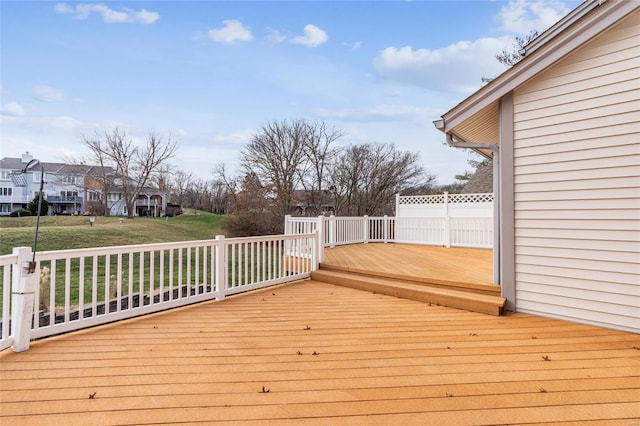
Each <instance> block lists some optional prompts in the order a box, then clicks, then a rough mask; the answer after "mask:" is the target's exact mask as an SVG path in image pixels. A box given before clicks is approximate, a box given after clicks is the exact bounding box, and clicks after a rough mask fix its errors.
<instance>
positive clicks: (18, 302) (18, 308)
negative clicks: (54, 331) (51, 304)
mask: <svg viewBox="0 0 640 426" xmlns="http://www.w3.org/2000/svg"><path fill="white" fill-rule="evenodd" d="M13 254H15V255H17V256H18V261H17V263H16V265H15V267H14V268H13V276H12V278H11V299H12V300H11V303H12V309H11V323H12V325H13V345H12V349H13V351H14V352H23V351H26V350H27V349H29V344H30V342H31V323H32V321H33V312H34V304H35V293H36V289H37V287H38V284H39V279H38V269H37V268H35V265H33V264H32V263H33V261H32V258H31V256H32V253H31V249H30V248H29V247H16V248H14V249H13Z"/></svg>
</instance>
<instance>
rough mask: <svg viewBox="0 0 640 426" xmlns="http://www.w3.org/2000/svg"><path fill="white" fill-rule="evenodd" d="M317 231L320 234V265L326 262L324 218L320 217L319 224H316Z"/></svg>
mask: <svg viewBox="0 0 640 426" xmlns="http://www.w3.org/2000/svg"><path fill="white" fill-rule="evenodd" d="M316 231H317V232H318V263H320V262H324V233H325V229H324V216H323V215H320V216H318V223H317V224H316Z"/></svg>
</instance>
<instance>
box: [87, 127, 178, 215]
mask: <svg viewBox="0 0 640 426" xmlns="http://www.w3.org/2000/svg"><path fill="white" fill-rule="evenodd" d="M82 141H83V143H85V145H87V146H88V147H89V149H91V151H92V153H93V155H94V157H95V160H96V161H98V162H99V164H100V165H101V167H102V168H103V170H106V167H105V166H106V165H111V166H112V167H113V168H114V169H115V172H116V173H115V175H116V180H114V183H115V184H117V187H118V189H119V191H120V192H121V193H122V196H123V199H124V203H125V205H126V209H127V217H129V218H132V217H133V215H134V212H135V201H136V198H137V197H138V195H139V194H140V192H141V190H142V188H143V187H144V186H145V185H146V184H147V182H148V180H149V177H150V176H151V174H152V172H154V171H156V170H157V169H158V168H159V167H160V166H161V165H162V164H163V163H164V162H165V161H166V160H168V159H169V158H171V157H173V155H174V153H175V151H176V149H177V144H176V142H174V141H173V140H171V138H168V139H166V140H165V139H162V138H160V137H158V136H156V135H155V134H150V135H149V136H148V138H147V141H146V143H145V144H144V145H142V146H138V145H136V144H134V143H133V140H132V138H131V137H130V136H129V135H127V133H126V132H125V131H123V130H119V129H118V128H116V129H114V130H112V131H105V132H104V134H103V135H98V134H97V133H96V137H95V138H92V139H89V138H83V140H82ZM105 195H106V193H105ZM104 198H106V196H105V197H104ZM107 210H108V209H107Z"/></svg>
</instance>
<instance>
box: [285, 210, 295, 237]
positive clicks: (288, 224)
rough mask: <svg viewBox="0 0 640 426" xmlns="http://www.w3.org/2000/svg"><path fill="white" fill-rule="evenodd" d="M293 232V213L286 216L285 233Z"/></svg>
mask: <svg viewBox="0 0 640 426" xmlns="http://www.w3.org/2000/svg"><path fill="white" fill-rule="evenodd" d="M289 234H293V232H292V229H291V215H290V214H288V215H285V217H284V235H289Z"/></svg>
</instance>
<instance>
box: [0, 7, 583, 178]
mask: <svg viewBox="0 0 640 426" xmlns="http://www.w3.org/2000/svg"><path fill="white" fill-rule="evenodd" d="M578 4H579V1H575V0H573V1H547V0H544V1H528V0H513V1H511V0H510V1H375V2H374V1H333V2H329V1H258V2H249V1H155V2H154V1H147V2H138V1H126V2H110V1H107V2H101V3H90V2H79V3H75V2H33V1H5V0H3V1H1V2H0V20H1V27H2V29H1V34H0V35H1V46H0V47H1V58H0V59H1V65H0V71H1V73H0V85H1V86H0V96H1V98H0V112H1V115H0V119H1V122H0V124H1V128H0V137H1V141H0V156H1V157H18V156H20V154H22V153H23V152H25V151H29V152H30V153H31V154H33V155H34V156H35V157H36V158H40V159H42V160H44V161H62V160H63V159H64V158H66V157H68V156H75V157H78V156H81V155H86V154H87V152H86V151H85V148H84V147H83V145H82V144H81V143H80V139H81V137H82V136H83V135H87V136H90V135H92V134H93V133H94V132H95V131H100V132H102V131H104V130H108V129H113V128H114V127H118V128H120V129H124V130H126V131H127V132H128V133H129V134H130V135H132V136H133V137H134V139H136V140H144V139H145V137H146V136H147V135H148V134H149V133H151V132H153V133H155V134H157V135H160V136H164V137H168V136H171V137H172V138H173V139H175V140H176V141H178V143H179V150H178V152H177V155H176V157H175V158H173V159H172V160H171V163H172V164H173V165H175V166H176V167H177V168H179V169H181V170H184V171H187V172H192V173H194V175H196V176H198V177H201V178H203V179H210V178H212V177H213V176H212V174H211V171H212V170H213V168H214V166H215V164H217V163H222V162H224V163H225V164H226V165H227V168H228V169H230V170H236V168H237V160H238V153H239V152H240V150H241V149H242V148H243V146H244V145H245V144H246V143H247V142H248V141H249V140H250V138H251V135H252V134H254V133H255V132H257V131H258V130H259V129H260V127H261V126H262V125H263V124H265V123H267V122H270V121H273V120H283V119H286V120H292V119H297V118H305V119H307V120H310V121H324V122H325V123H327V124H328V125H330V126H334V127H335V128H336V129H340V130H343V131H344V132H345V136H344V137H343V139H342V140H341V144H343V145H348V144H351V143H354V144H358V143H364V142H389V143H395V144H396V146H397V147H398V148H400V149H407V150H411V151H414V152H419V153H420V158H421V160H420V161H421V163H422V165H423V166H424V168H425V169H426V170H427V171H429V172H430V173H432V174H435V175H437V179H438V182H439V183H443V184H444V183H451V182H453V181H454V176H455V175H456V174H459V173H462V172H464V171H465V170H468V169H469V166H468V165H467V159H468V158H470V156H469V154H467V153H465V152H462V151H459V150H455V149H453V148H449V147H446V146H444V145H443V143H444V137H443V135H442V134H441V133H440V132H438V131H437V130H435V128H434V126H433V124H432V122H433V120H436V119H438V118H439V117H440V116H441V115H442V114H443V113H445V112H446V111H447V110H448V109H450V108H451V107H453V106H454V105H456V104H457V103H458V102H460V101H461V100H462V99H464V98H465V97H466V96H467V95H469V94H470V93H472V92H473V91H475V90H477V89H478V88H479V87H480V85H481V78H482V77H483V76H495V75H498V74H499V73H501V72H502V71H504V69H505V68H504V67H503V66H502V65H501V64H499V63H498V62H497V61H496V60H495V58H494V54H495V53H496V52H499V51H501V50H502V49H503V48H505V47H506V48H510V46H511V45H512V42H513V38H514V37H515V36H516V35H524V34H528V33H529V31H530V30H531V29H538V30H543V29H545V28H547V27H549V26H550V25H551V24H553V23H554V22H556V21H557V20H558V19H560V18H561V17H562V16H563V15H565V14H566V13H568V12H569V11H570V10H571V9H572V8H574V7H576V6H577V5H578Z"/></svg>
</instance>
